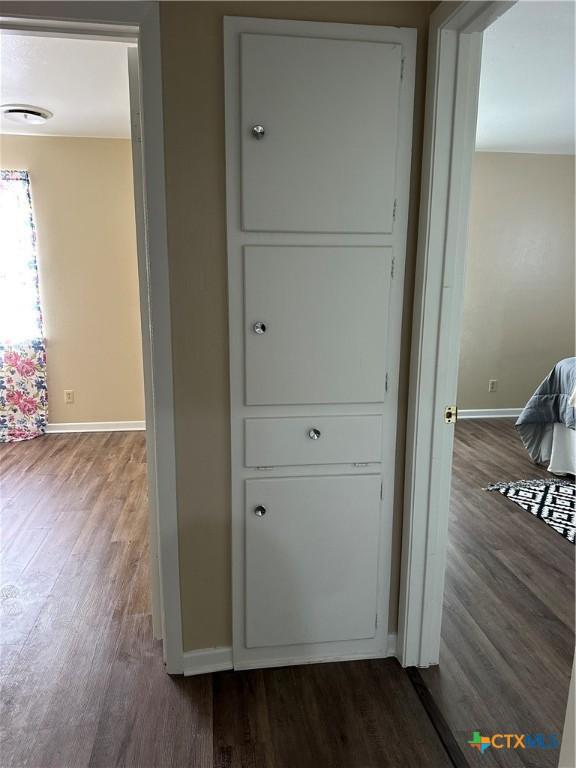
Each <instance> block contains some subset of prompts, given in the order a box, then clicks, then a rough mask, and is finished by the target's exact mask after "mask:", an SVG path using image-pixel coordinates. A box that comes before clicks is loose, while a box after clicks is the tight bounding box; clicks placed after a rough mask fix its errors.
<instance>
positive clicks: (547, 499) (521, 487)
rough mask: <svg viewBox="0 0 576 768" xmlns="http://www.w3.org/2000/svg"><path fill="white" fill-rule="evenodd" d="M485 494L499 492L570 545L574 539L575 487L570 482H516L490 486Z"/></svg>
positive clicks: (575, 532) (575, 531)
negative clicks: (538, 519) (569, 542)
mask: <svg viewBox="0 0 576 768" xmlns="http://www.w3.org/2000/svg"><path fill="white" fill-rule="evenodd" d="M484 490H485V491H500V493H502V494H503V495H504V496H506V497H507V498H508V499H510V501H513V502H514V503H515V504H518V506H519V507H522V509H525V510H526V511H527V512H530V513H531V514H533V515H534V516H535V517H539V518H540V520H544V522H545V523H546V524H547V525H549V526H550V527H551V528H554V530H555V531H558V533H559V534H560V535H561V536H564V538H565V539H568V541H571V542H572V544H574V543H575V542H574V539H575V538H576V485H575V484H574V481H573V480H560V479H558V478H555V479H554V480H542V479H538V480H518V481H516V482H513V483H494V485H489V486H488V488H485V489H484Z"/></svg>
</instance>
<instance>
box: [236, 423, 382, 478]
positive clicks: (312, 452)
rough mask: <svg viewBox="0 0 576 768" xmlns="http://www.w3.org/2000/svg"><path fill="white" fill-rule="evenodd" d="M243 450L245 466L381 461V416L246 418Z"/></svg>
mask: <svg viewBox="0 0 576 768" xmlns="http://www.w3.org/2000/svg"><path fill="white" fill-rule="evenodd" d="M245 450H246V456H245V463H246V466H247V467H266V466H271V467H282V466H298V465H303V464H354V463H358V464H367V463H373V462H380V461H381V460H382V417H381V416H372V415H368V416H321V417H318V418H317V417H315V416H306V417H298V418H293V417H285V418H257V419H246V421H245Z"/></svg>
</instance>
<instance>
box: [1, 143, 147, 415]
mask: <svg viewBox="0 0 576 768" xmlns="http://www.w3.org/2000/svg"><path fill="white" fill-rule="evenodd" d="M0 161H1V165H2V167H3V168H12V169H17V170H27V171H29V172H30V183H31V190H32V202H33V205H34V215H35V220H36V228H37V235H38V262H39V276H40V298H41V302H42V310H43V314H44V331H45V334H46V338H47V361H48V363H47V375H48V397H49V422H51V423H56V422H86V421H140V420H143V419H144V390H143V379H142V348H141V336H140V309H139V298H138V274H137V260H136V243H135V237H136V230H135V223H134V193H133V188H132V158H131V146H130V141H129V140H123V139H84V138H59V137H37V136H2V138H1V142H0ZM65 389H73V390H74V391H75V402H74V404H73V405H66V404H65V403H64V390H65Z"/></svg>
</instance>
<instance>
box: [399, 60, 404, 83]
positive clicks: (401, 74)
mask: <svg viewBox="0 0 576 768" xmlns="http://www.w3.org/2000/svg"><path fill="white" fill-rule="evenodd" d="M400 80H404V59H402V63H401V64H400Z"/></svg>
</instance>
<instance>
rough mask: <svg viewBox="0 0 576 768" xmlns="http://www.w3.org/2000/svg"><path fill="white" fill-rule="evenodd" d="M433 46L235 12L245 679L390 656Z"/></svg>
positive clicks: (237, 610) (235, 304)
mask: <svg viewBox="0 0 576 768" xmlns="http://www.w3.org/2000/svg"><path fill="white" fill-rule="evenodd" d="M415 43H416V32H415V30H411V29H398V28H382V27H362V26H351V25H340V24H319V23H303V22H292V21H270V20H264V19H242V18H228V19H226V20H225V56H226V62H225V64H226V159H227V163H226V165H227V171H226V172H227V225H228V233H227V236H228V284H229V292H228V300H229V329H230V402H231V463H232V467H231V469H232V553H233V563H232V574H233V578H232V588H233V612H234V615H233V651H234V666H235V667H236V668H249V667H264V666H273V665H278V664H290V663H302V662H309V661H314V660H318V661H320V660H328V659H331V658H334V659H335V658H338V659H342V658H359V657H379V656H385V655H387V654H388V653H389V652H390V641H389V637H388V634H389V632H388V605H389V602H390V594H389V584H390V570H391V542H392V521H393V509H392V504H393V497H394V477H395V471H394V470H395V467H394V462H395V451H396V414H397V395H398V368H399V358H400V330H401V318H402V304H403V298H402V297H403V273H404V252H405V244H406V222H407V206H408V189H409V173H410V162H411V130H412V103H413V85H414V60H415ZM255 457H257V458H256V459H255ZM275 461H276V462H277V464H279V466H274V462H275Z"/></svg>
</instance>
